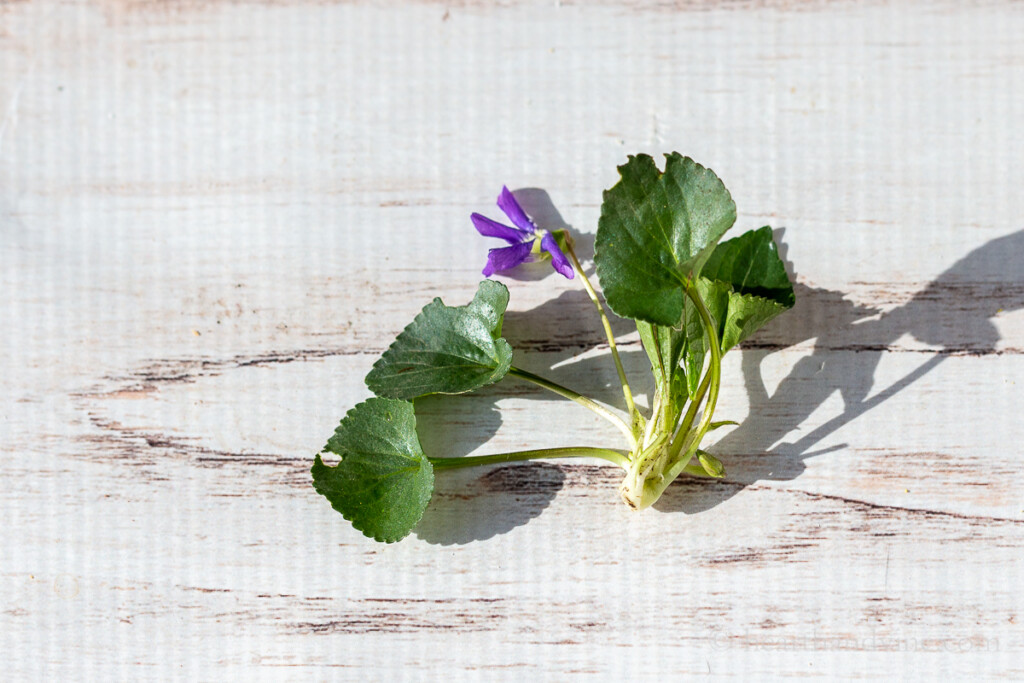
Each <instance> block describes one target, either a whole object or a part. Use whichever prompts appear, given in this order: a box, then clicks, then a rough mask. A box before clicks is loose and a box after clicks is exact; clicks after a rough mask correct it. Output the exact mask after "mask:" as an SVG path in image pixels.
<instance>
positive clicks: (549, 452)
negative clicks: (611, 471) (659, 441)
mask: <svg viewBox="0 0 1024 683" xmlns="http://www.w3.org/2000/svg"><path fill="white" fill-rule="evenodd" d="M539 458H601V459H602V460H607V461H608V462H613V463H615V464H616V465H618V466H619V467H621V468H623V469H626V468H628V467H629V458H628V457H626V456H625V455H623V454H622V453H620V452H619V451H613V450H610V449H608V448H592V447H590V446H573V447H569V448H542V449H540V450H535V451H516V452H514V453H497V454H495V455H473V456H470V457H467V458H427V460H429V461H430V464H431V465H433V466H434V469H449V470H450V469H456V468H459V467H476V466H477V465H494V464H497V463H503V462H517V461H521V460H537V459H539Z"/></svg>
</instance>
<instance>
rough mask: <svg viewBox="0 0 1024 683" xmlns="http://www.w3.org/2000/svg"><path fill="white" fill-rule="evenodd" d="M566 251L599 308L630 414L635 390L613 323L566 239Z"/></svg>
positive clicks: (634, 410) (633, 404) (633, 406)
mask: <svg viewBox="0 0 1024 683" xmlns="http://www.w3.org/2000/svg"><path fill="white" fill-rule="evenodd" d="M566 251H567V252H568V253H569V258H570V259H571V260H572V265H573V268H575V269H576V272H577V273H579V276H580V280H582V281H583V287H584V289H586V290H587V294H588V295H589V296H590V300H591V301H593V302H594V306H595V308H597V314H598V315H600V316H601V324H602V325H603V326H604V334H605V336H606V337H607V338H608V346H609V348H611V350H612V358H613V359H614V360H615V369H616V370H617V371H618V373H619V384H621V385H622V395H623V396H624V397H625V399H626V410H627V411H629V414H630V416H632V415H633V413H635V412H636V404H635V403H634V402H633V391H632V390H631V389H630V388H629V380H627V379H626V371H625V370H624V369H623V367H622V359H621V358H619V349H618V347H616V346H615V335H614V334H612V324H611V323H610V322H609V321H608V316H607V315H606V314H605V312H604V306H602V305H601V300H600V299H598V298H597V292H596V291H594V286H593V285H591V284H590V280H589V279H588V278H587V274H586V273H584V272H583V266H581V265H580V260H579V259H578V258H576V252H575V251H574V250H573V248H572V245H570V244H569V243H568V241H566Z"/></svg>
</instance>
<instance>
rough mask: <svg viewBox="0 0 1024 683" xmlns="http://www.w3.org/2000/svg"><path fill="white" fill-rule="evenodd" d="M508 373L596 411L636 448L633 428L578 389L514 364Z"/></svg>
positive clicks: (631, 446)
mask: <svg viewBox="0 0 1024 683" xmlns="http://www.w3.org/2000/svg"><path fill="white" fill-rule="evenodd" d="M508 374H510V375H512V376H513V377H518V378H519V379H524V380H526V381H527V382H533V383H534V384H536V385H537V386H541V387H544V388H545V389H547V390H549V391H553V392H555V393H556V394H558V395H559V396H564V397H565V398H567V399H569V400H570V401H575V402H576V403H579V404H580V405H581V406H583V407H584V408H587V409H589V410H592V411H594V412H595V413H597V414H598V415H600V416H601V417H603V418H604V419H606V420H608V421H609V422H611V423H612V424H613V425H615V426H616V427H618V428H619V431H621V432H622V433H623V434H625V435H626V439H627V440H628V442H629V445H630V448H631V449H636V437H635V436H633V430H632V429H630V428H629V425H627V424H626V423H625V422H623V420H622V418H621V417H619V416H618V415H616V414H615V413H613V412H612V411H610V410H608V409H607V408H605V407H604V406H603V405H601V404H599V403H597V402H596V401H594V400H593V399H590V398H587V397H586V396H584V395H583V394H581V393H579V392H578V391H573V390H572V389H569V388H567V387H563V386H562V385H561V384H555V383H554V382H552V381H551V380H547V379H544V378H543V377H541V376H539V375H535V374H533V373H532V372H527V371H526V370H521V369H520V368H517V367H515V366H512V367H511V368H509V371H508Z"/></svg>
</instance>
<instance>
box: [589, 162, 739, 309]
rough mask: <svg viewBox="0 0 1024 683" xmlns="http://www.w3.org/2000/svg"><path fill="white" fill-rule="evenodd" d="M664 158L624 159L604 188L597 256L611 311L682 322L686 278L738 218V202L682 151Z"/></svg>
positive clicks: (695, 273)
mask: <svg viewBox="0 0 1024 683" xmlns="http://www.w3.org/2000/svg"><path fill="white" fill-rule="evenodd" d="M665 159H666V161H665V171H664V173H662V172H661V171H659V170H658V167H657V166H656V165H655V163H654V159H652V158H651V157H649V156H647V155H645V154H640V155H637V156H635V157H630V158H629V161H628V162H627V163H626V164H625V165H623V166H620V167H619V175H620V176H621V179H620V180H619V182H618V183H616V185H615V186H614V187H612V188H611V189H610V190H608V191H606V192H605V193H604V203H603V204H602V205H601V218H600V221H599V222H598V228H597V240H596V243H595V249H596V254H595V256H594V261H595V263H596V266H597V275H598V278H600V280H601V286H602V288H603V289H604V294H605V297H606V298H607V300H608V305H609V306H611V308H612V310H613V311H615V312H616V313H618V314H619V315H621V316H623V317H625V318H635V319H640V320H645V321H647V322H651V323H655V324H657V325H666V326H669V327H679V326H680V321H681V319H682V316H683V305H684V299H685V293H684V292H683V287H682V286H683V285H684V284H685V283H686V282H687V281H689V280H692V279H693V278H694V277H695V276H696V275H697V274H699V273H700V270H701V266H702V265H703V263H704V261H705V260H706V259H707V257H708V256H709V255H710V253H711V250H712V249H713V248H714V246H715V244H716V243H717V242H718V240H719V239H720V238H721V236H722V235H723V234H724V233H725V231H726V230H728V229H729V228H730V227H731V226H732V224H733V223H734V222H735V221H736V204H735V203H733V200H732V197H731V196H730V195H729V191H728V190H727V189H725V185H723V184H722V181H721V180H719V179H718V176H716V175H715V174H714V172H712V171H711V170H709V169H706V168H704V167H703V166H701V165H700V164H698V163H697V162H695V161H694V160H693V159H690V158H689V157H683V156H681V155H679V154H678V153H672V154H667V155H665Z"/></svg>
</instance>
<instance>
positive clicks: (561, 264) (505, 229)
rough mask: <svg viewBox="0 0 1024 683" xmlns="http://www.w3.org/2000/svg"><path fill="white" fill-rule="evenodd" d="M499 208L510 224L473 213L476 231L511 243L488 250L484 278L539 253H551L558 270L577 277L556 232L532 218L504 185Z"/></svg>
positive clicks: (508, 268)
mask: <svg viewBox="0 0 1024 683" xmlns="http://www.w3.org/2000/svg"><path fill="white" fill-rule="evenodd" d="M498 208H499V209H501V210H502V211H504V212H505V215H506V216H508V218H509V220H510V221H512V225H514V226H515V227H514V228H513V227H510V226H508V225H504V224H503V223H499V222H498V221H495V220H491V219H490V218H488V217H487V216H482V215H480V214H478V213H474V214H473V215H472V216H470V218H471V219H472V221H473V226H474V227H475V228H476V231H477V232H479V233H480V234H481V235H483V236H484V237H498V238H500V239H503V240H505V241H506V242H508V243H509V245H510V246H507V247H499V248H497V249H491V250H490V251H489V252H487V265H486V266H484V277H490V276H491V275H493V274H494V273H496V272H499V271H502V270H510V269H512V268H515V267H516V266H518V265H519V264H520V263H526V262H528V261H533V260H535V259H536V258H537V257H538V256H539V254H540V252H547V253H548V254H550V255H551V265H552V266H554V269H555V270H557V271H558V272H559V273H561V274H562V275H564V276H565V277H567V278H569V279H570V280H571V279H573V277H575V275H576V274H575V273H574V272H573V270H572V264H571V263H569V259H567V258H566V257H565V254H564V253H563V252H562V250H561V248H559V246H558V241H557V240H556V239H555V236H554V234H553V233H551V232H548V231H547V230H541V229H540V228H538V227H537V226H536V225H535V224H534V222H533V221H531V220H530V219H529V217H528V216H527V215H526V212H525V211H523V207H521V206H519V202H517V201H516V198H515V197H514V196H513V195H512V193H511V192H510V191H509V189H508V188H507V187H502V188H501V194H500V195H499V196H498ZM538 238H540V248H539V249H537V248H536V246H537V239H538Z"/></svg>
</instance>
